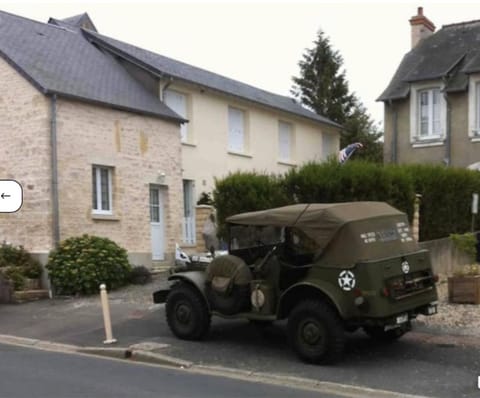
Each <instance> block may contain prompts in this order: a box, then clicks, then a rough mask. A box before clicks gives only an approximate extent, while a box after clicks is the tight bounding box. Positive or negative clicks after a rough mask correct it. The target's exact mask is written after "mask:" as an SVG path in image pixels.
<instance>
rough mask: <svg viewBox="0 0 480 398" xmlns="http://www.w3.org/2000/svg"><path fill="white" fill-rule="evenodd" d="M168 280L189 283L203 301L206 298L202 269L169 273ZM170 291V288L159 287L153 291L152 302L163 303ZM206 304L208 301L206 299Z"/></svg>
mask: <svg viewBox="0 0 480 398" xmlns="http://www.w3.org/2000/svg"><path fill="white" fill-rule="evenodd" d="M167 280H168V281H169V282H172V281H173V282H174V281H183V282H185V283H188V284H190V285H191V286H193V287H194V288H195V289H197V290H198V291H199V292H200V293H201V295H202V297H203V298H205V301H207V298H206V296H205V281H206V276H205V273H204V272H203V271H188V272H178V273H175V274H173V275H170V276H169V277H168V279H167ZM169 292H170V288H167V289H160V290H157V291H155V292H154V293H153V302H154V303H157V304H158V303H165V302H166V301H167V296H168V293H169ZM207 304H208V301H207Z"/></svg>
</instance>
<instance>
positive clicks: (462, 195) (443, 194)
mask: <svg viewBox="0 0 480 398" xmlns="http://www.w3.org/2000/svg"><path fill="white" fill-rule="evenodd" d="M404 168H405V169H406V170H408V172H409V174H410V176H411V179H412V183H413V184H414V187H415V192H416V193H419V194H421V195H422V200H421V206H420V240H431V239H437V238H443V237H447V236H449V235H450V234H452V233H463V232H466V231H469V230H470V229H471V223H472V213H471V204H472V194H473V193H475V192H476V193H479V194H480V173H479V172H478V171H472V170H467V169H459V168H445V167H443V166H433V165H413V166H404ZM477 218H478V217H477ZM479 226H480V224H479V223H478V220H477V222H476V225H475V226H474V228H475V229H476V230H478V228H479Z"/></svg>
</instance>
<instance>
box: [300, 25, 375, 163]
mask: <svg viewBox="0 0 480 398" xmlns="http://www.w3.org/2000/svg"><path fill="white" fill-rule="evenodd" d="M298 65H299V67H300V76H298V77H293V82H294V85H293V87H292V90H291V92H292V94H293V95H294V97H295V98H296V99H297V100H298V101H299V102H300V103H301V104H303V105H304V106H306V107H308V108H309V109H311V110H312V111H314V112H316V113H318V114H320V115H322V116H326V117H328V118H329V119H330V120H332V121H334V122H336V123H338V124H341V125H342V126H343V128H344V129H343V132H342V136H341V139H340V145H341V147H342V148H343V147H345V146H346V145H348V144H351V143H353V142H361V143H362V144H363V146H364V148H363V149H362V150H361V151H357V153H356V154H355V157H356V158H360V159H363V160H368V161H373V162H377V163H381V162H382V160H383V153H382V152H383V146H382V143H381V142H379V138H380V137H381V136H382V133H381V132H380V131H379V130H378V128H377V127H376V126H375V123H374V121H373V120H372V119H371V117H370V115H369V114H368V112H367V110H366V109H365V107H364V106H363V105H362V103H361V102H360V100H359V99H358V98H357V97H356V95H355V94H354V93H351V92H350V90H349V87H348V82H347V79H346V76H345V70H344V68H343V58H342V56H341V55H340V53H339V52H338V51H337V50H334V49H333V48H332V46H331V44H330V39H329V38H328V37H327V36H325V34H324V33H323V32H322V31H319V32H318V34H317V38H316V40H315V41H314V45H313V47H312V48H309V49H306V50H305V52H304V54H303V56H302V59H301V60H300V61H299V63H298Z"/></svg>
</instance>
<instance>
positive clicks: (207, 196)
mask: <svg viewBox="0 0 480 398" xmlns="http://www.w3.org/2000/svg"><path fill="white" fill-rule="evenodd" d="M197 205H208V206H213V199H212V194H211V193H210V192H202V193H201V194H200V198H199V199H198V201H197Z"/></svg>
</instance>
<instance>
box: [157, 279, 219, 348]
mask: <svg viewBox="0 0 480 398" xmlns="http://www.w3.org/2000/svg"><path fill="white" fill-rule="evenodd" d="M165 312H166V316H167V323H168V326H169V327H170V330H171V331H172V332H173V334H174V335H175V336H177V337H178V338H180V339H182V340H202V339H203V338H204V337H205V336H206V335H207V333H208V331H209V329H210V313H209V311H208V307H207V304H206V302H205V299H204V297H203V296H202V295H201V293H200V292H199V291H198V290H197V288H195V287H194V286H191V285H189V284H187V283H185V282H179V283H177V284H176V285H174V286H172V289H171V290H170V293H169V294H168V296H167V302H166V304H165Z"/></svg>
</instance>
